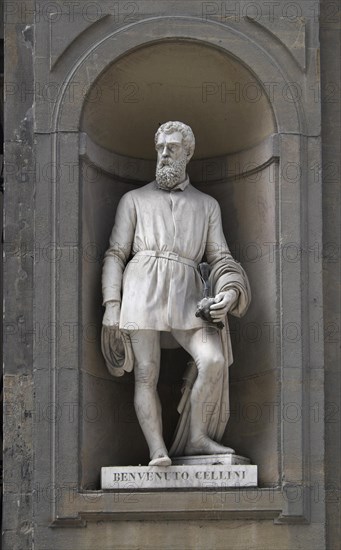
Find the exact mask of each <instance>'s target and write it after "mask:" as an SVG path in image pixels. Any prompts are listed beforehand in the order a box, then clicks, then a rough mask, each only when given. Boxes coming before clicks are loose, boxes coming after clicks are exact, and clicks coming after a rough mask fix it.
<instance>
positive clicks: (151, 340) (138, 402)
mask: <svg viewBox="0 0 341 550" xmlns="http://www.w3.org/2000/svg"><path fill="white" fill-rule="evenodd" d="M132 347H133V351H134V355H135V369H134V371H135V398H134V403H135V410H136V414H137V418H138V420H139V423H140V426H141V428H142V431H143V434H144V436H145V438H146V441H147V443H148V447H149V453H150V458H151V461H150V463H149V465H150V466H169V465H170V464H171V460H170V458H169V457H168V452H167V449H166V446H165V443H164V441H163V437H162V419H161V404H160V399H159V396H158V394H157V390H156V386H157V382H158V379H159V372H160V333H159V332H157V331H154V330H142V331H138V332H135V333H134V336H133V338H132Z"/></svg>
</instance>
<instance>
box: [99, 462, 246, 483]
mask: <svg viewBox="0 0 341 550" xmlns="http://www.w3.org/2000/svg"><path fill="white" fill-rule="evenodd" d="M172 460H173V464H172V465H171V466H108V467H103V468H102V469H101V488H102V489H109V490H112V491H117V490H120V491H122V490H125V491H143V490H144V491H146V490H148V491H150V490H153V489H205V490H206V489H214V488H215V489H217V488H222V489H224V488H238V487H257V466H255V465H251V464H250V460H249V459H248V458H245V457H242V456H238V455H232V454H231V455H209V456H208V455H207V456H184V457H176V458H173V459H172Z"/></svg>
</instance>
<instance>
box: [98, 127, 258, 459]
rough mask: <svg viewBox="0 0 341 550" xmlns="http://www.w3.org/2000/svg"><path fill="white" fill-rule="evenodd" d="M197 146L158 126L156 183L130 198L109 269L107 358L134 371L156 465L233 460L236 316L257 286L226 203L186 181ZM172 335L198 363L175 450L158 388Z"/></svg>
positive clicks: (183, 130)
mask: <svg viewBox="0 0 341 550" xmlns="http://www.w3.org/2000/svg"><path fill="white" fill-rule="evenodd" d="M194 146H195V140H194V135H193V132H192V130H191V128H190V127H189V126H187V125H185V124H183V123H181V122H177V121H176V122H167V123H165V124H162V126H160V127H159V129H158V131H157V132H156V135H155V147H156V151H157V168H156V179H155V181H152V182H151V183H149V184H147V185H145V186H143V187H141V188H139V189H136V190H133V191H129V192H128V193H126V194H125V195H124V196H123V197H122V199H121V201H120V203H119V205H118V208H117V212H116V218H115V225H114V228H113V230H112V233H111V237H110V246H109V249H108V250H107V252H106V254H105V259H104V266H103V276H102V289H103V305H104V306H105V314H104V318H103V329H102V350H103V353H104V356H105V359H106V364H107V366H108V368H109V370H110V372H111V373H113V374H116V375H122V374H123V373H124V371H130V370H132V369H134V375H135V397H134V403H135V410H136V414H137V417H138V420H139V423H140V426H141V428H142V431H143V433H144V436H145V438H146V441H147V443H148V447H149V451H150V462H149V465H151V466H154V465H155V466H167V465H170V464H171V457H172V456H178V455H180V454H182V455H212V454H230V453H234V450H233V449H231V448H230V447H226V446H224V445H222V444H221V443H220V440H221V438H222V436H223V433H224V430H225V427H226V423H227V420H228V411H229V400H228V367H229V365H230V364H231V363H232V350H231V342H230V337H229V332H228V323H227V313H230V314H232V315H236V316H242V315H243V314H244V313H245V311H246V310H247V308H248V305H249V302H250V288H249V283H248V280H247V277H246V274H245V272H244V270H243V268H242V267H241V265H240V264H239V263H238V262H237V261H235V260H234V259H233V258H232V256H231V253H230V251H229V248H228V246H227V244H226V240H225V237H224V234H223V229H222V222H221V213H220V207H219V204H218V202H217V201H216V200H215V199H214V198H212V197H211V196H209V195H207V194H205V193H202V192H200V191H198V190H197V189H196V188H195V187H193V186H192V185H191V183H190V181H189V178H188V176H187V173H186V166H187V164H188V162H189V161H190V159H191V157H192V155H193V152H194ZM201 262H206V268H207V267H208V266H209V271H210V274H209V284H210V287H211V289H212V292H213V298H212V299H211V300H210V301H209V302H207V293H206V296H205V298H203V288H204V284H203V278H202V272H200V270H199V269H198V265H199V264H200V263H201ZM207 264H208V266H207ZM201 267H202V266H201ZM204 267H205V266H204ZM206 271H207V270H206ZM206 285H207V281H206ZM206 288H207V287H206ZM203 299H204V300H206V303H205V304H206V306H205V307H206V313H205V314H204V313H203V309H205V308H201V310H200V307H199V310H198V304H199V306H200V305H202V300H203ZM196 312H197V315H196ZM203 317H205V318H203ZM164 332H168V333H171V335H172V337H173V338H174V339H175V340H176V342H177V343H178V344H180V345H181V346H182V347H183V348H184V349H185V350H186V351H187V352H188V353H189V354H190V356H191V357H192V358H193V361H192V362H191V363H190V365H189V368H188V370H187V372H186V374H185V377H184V378H185V382H186V384H185V388H184V393H183V398H182V400H181V402H180V404H179V407H178V411H179V413H180V418H179V423H178V427H177V431H176V434H175V436H174V441H173V445H172V448H171V449H170V452H168V450H167V448H166V446H165V443H164V440H163V435H162V420H161V405H160V401H159V397H158V394H157V389H156V387H157V382H158V377H159V369H160V349H161V335H162V334H163V333H164ZM132 334H133V337H132Z"/></svg>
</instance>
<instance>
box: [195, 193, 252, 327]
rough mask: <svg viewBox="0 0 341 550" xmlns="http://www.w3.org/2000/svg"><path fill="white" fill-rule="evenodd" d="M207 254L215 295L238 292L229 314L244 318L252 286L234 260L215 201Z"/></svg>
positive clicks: (211, 216)
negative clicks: (229, 291)
mask: <svg viewBox="0 0 341 550" xmlns="http://www.w3.org/2000/svg"><path fill="white" fill-rule="evenodd" d="M205 252H206V258H207V261H208V263H209V264H210V265H211V267H212V272H211V275H210V277H211V282H212V288H213V292H214V294H218V293H219V292H224V291H227V290H229V289H234V290H236V292H237V293H238V299H237V301H236V302H235V304H234V306H233V308H232V309H231V310H230V311H229V313H231V314H232V315H235V316H236V317H241V316H243V315H244V314H245V313H246V311H247V308H248V307H249V304H250V300H251V290H250V285H249V281H248V278H247V275H246V273H245V271H244V269H243V268H242V266H241V265H240V263H239V262H237V261H236V260H234V259H233V257H232V255H231V252H230V250H229V248H228V246H227V243H226V240H225V236H224V233H223V227H222V221H221V212H220V207H219V204H218V202H217V201H214V206H213V208H212V211H211V214H210V219H209V228H208V238H207V243H206V251H205Z"/></svg>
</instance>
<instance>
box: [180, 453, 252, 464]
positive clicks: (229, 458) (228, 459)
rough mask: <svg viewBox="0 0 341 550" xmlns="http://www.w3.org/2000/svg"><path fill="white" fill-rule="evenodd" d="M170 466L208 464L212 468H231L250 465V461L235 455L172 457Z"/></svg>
mask: <svg viewBox="0 0 341 550" xmlns="http://www.w3.org/2000/svg"><path fill="white" fill-rule="evenodd" d="M172 464H173V465H174V466H180V465H184V466H187V465H197V464H210V465H212V466H214V465H220V464H226V465H230V466H231V465H233V464H250V459H249V458H246V457H245V456H240V455H236V454H217V455H192V456H173V457H172Z"/></svg>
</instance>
